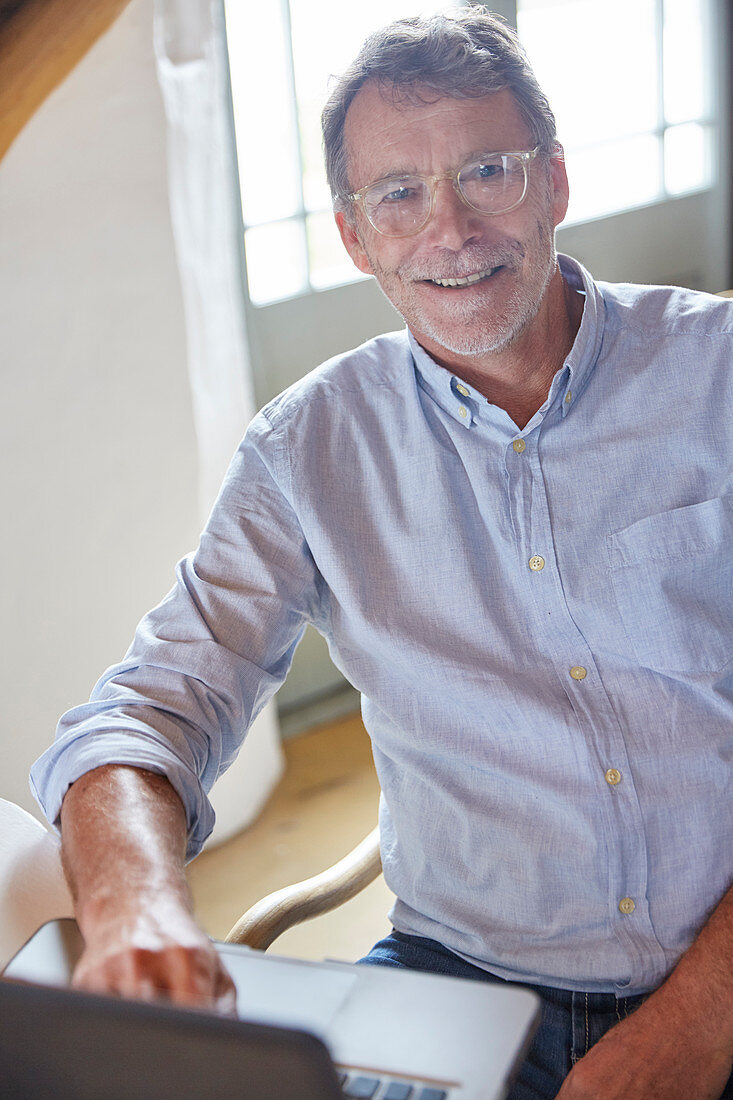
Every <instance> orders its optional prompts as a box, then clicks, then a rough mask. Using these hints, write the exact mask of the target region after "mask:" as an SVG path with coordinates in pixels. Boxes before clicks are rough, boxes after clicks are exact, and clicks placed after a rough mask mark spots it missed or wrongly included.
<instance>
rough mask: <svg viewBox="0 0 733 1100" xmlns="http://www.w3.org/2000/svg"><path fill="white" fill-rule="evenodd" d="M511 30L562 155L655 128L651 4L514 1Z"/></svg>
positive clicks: (638, 0)
mask: <svg viewBox="0 0 733 1100" xmlns="http://www.w3.org/2000/svg"><path fill="white" fill-rule="evenodd" d="M517 27H518V30H519V37H520V39H521V41H522V44H523V45H524V47H525V49H526V51H527V55H528V56H529V60H530V63H531V64H532V67H533V68H534V71H535V74H536V76H537V79H538V80H539V82H540V86H541V87H542V89H543V91H544V92H545V94H546V95H547V98H548V99H549V101H550V106H551V107H552V109H553V111H554V112H555V117H556V118H557V129H558V137H559V139H560V141H561V142H562V143H563V144H564V145H565V147H566V149H568V148H574V147H577V146H582V145H588V144H591V143H593V142H596V141H600V140H603V141H605V140H613V139H614V138H616V137H623V136H626V135H631V134H638V133H640V132H643V131H645V130H653V129H654V128H655V127H656V125H657V119H658V91H657V89H658V80H657V47H656V36H655V35H656V3H655V0H617V2H616V3H614V4H608V3H605V2H603V0H555V2H553V0H518V3H517Z"/></svg>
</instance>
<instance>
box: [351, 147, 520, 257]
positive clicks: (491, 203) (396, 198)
mask: <svg viewBox="0 0 733 1100" xmlns="http://www.w3.org/2000/svg"><path fill="white" fill-rule="evenodd" d="M457 183H458V189H459V191H460V193H461V194H462V196H463V198H464V199H465V200H466V202H467V203H468V204H469V206H471V207H473V209H474V210H478V211H479V212H480V213H482V214H501V213H504V212H505V211H507V210H511V209H512V208H513V207H514V206H517V205H518V204H519V203H520V202H521V200H522V198H523V195H524V189H525V167H524V162H523V161H522V159H521V158H520V157H517V156H514V155H513V154H511V153H497V154H494V155H492V156H489V157H484V158H483V159H482V160H480V161H474V162H472V163H470V164H466V165H464V166H463V168H461V170H460V171H459V173H458V176H457ZM433 186H434V184H433ZM430 203H431V184H430V181H426V180H422V179H420V177H419V176H399V177H397V178H394V179H387V180H381V181H380V182H378V183H375V184H373V186H372V187H370V188H369V189H368V190H367V191H366V192H365V193H364V210H365V213H366V215H367V217H368V218H369V221H370V222H371V223H372V225H373V226H374V228H375V229H376V230H378V231H379V232H380V233H384V234H385V235H386V236H390V237H406V236H409V235H410V234H411V233H417V232H418V230H420V229H422V227H423V225H425V223H426V221H427V219H428V216H429V214H430Z"/></svg>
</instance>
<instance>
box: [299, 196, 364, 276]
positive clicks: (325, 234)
mask: <svg viewBox="0 0 733 1100" xmlns="http://www.w3.org/2000/svg"><path fill="white" fill-rule="evenodd" d="M306 231H307V234H308V254H309V256H310V271H311V285H312V286H313V287H314V288H315V289H316V290H324V289H325V288H326V287H329V286H338V284H339V283H352V282H356V280H357V279H364V278H366V276H365V275H363V274H362V273H361V271H359V269H358V268H357V267H355V266H354V264H353V263H352V262H351V259H350V258H349V255H348V253H347V251H346V249H345V248H344V246H343V244H342V243H341V237H340V235H339V231H338V229H337V228H336V223H335V222H334V220H333V214H332V213H331V211H330V210H329V211H328V212H325V213H321V214H309V215H308V217H307V218H306Z"/></svg>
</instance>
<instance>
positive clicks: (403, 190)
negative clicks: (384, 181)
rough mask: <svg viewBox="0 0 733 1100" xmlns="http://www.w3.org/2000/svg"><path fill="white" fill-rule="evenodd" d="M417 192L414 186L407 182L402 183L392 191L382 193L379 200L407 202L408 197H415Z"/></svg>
mask: <svg viewBox="0 0 733 1100" xmlns="http://www.w3.org/2000/svg"><path fill="white" fill-rule="evenodd" d="M416 193H417V192H416V190H415V188H414V187H409V186H408V185H407V184H404V183H401V184H400V185H399V187H394V188H393V189H392V190H391V191H388V192H387V193H386V194H385V195H382V197H381V199H380V200H379V201H380V202H381V203H399V202H406V201H407V200H408V199H412V198H414V197H415V195H416Z"/></svg>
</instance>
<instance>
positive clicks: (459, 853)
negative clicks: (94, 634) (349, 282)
mask: <svg viewBox="0 0 733 1100" xmlns="http://www.w3.org/2000/svg"><path fill="white" fill-rule="evenodd" d="M561 262H562V266H563V271H564V274H565V277H566V278H567V279H568V280H569V281H570V282H571V285H574V286H575V288H576V289H577V290H578V291H579V292H582V293H584V294H585V305H584V312H583V320H582V323H581V327H580V330H579V332H578V335H577V338H576V340H575V344H574V346H573V348H572V351H571V352H570V354H569V355H568V357H567V360H566V361H565V363H564V365H563V366H562V368H561V369H560V370H559V371H558V372H557V374H556V375H555V378H554V380H553V382H552V386H551V388H550V392H549V395H548V397H547V400H546V401H545V403H544V404H543V406H542V408H541V409H539V411H538V412H537V413H536V414H535V415H534V416H533V417H532V419H531V420H530V422H529V423H528V424H527V426H526V427H525V428H524V430H522V431H519V430H518V429H517V427H516V425H515V424H514V423H513V421H512V420H511V419H510V417H509V415H508V414H507V413H506V412H504V411H502V410H501V409H500V408H497V407H496V406H493V405H491V404H489V403H488V402H487V400H486V399H485V398H483V397H482V396H481V395H480V394H479V393H478V392H477V391H476V390H474V389H473V388H472V387H471V386H469V385H467V384H465V383H464V382H462V381H461V379H460V378H457V377H455V376H453V375H451V373H450V372H449V371H448V370H445V369H443V368H442V367H439V366H438V365H437V364H436V363H435V362H434V361H433V360H431V359H430V358H429V356H428V355H427V354H426V353H425V352H424V351H423V350H422V349H421V348H420V346H419V345H418V344H417V343H416V342H415V341H414V340H413V339H412V338H411V337H410V336H408V334H406V333H395V334H392V335H388V336H381V337H379V338H377V339H376V340H372V341H370V342H369V343H367V344H365V345H364V346H362V347H360V348H358V349H356V350H355V351H353V352H351V353H349V354H347V355H342V356H339V357H337V358H335V359H332V360H331V361H329V362H328V363H326V364H325V365H324V366H322V367H320V368H319V369H318V370H316V371H314V372H313V373H312V374H310V375H308V376H307V377H306V378H304V379H303V380H302V381H301V382H299V383H297V384H296V385H295V386H293V387H292V388H290V389H289V390H287V391H286V392H285V393H284V394H282V395H281V396H280V397H278V398H277V399H276V400H274V401H272V402H271V403H270V404H269V405H268V406H266V408H264V409H263V410H262V412H261V413H260V414H259V415H258V416H257V417H256V418H255V419H254V421H253V422H252V424H251V425H250V427H249V430H248V432H247V434H246V437H245V439H244V441H243V443H242V445H241V447H240V448H239V450H238V452H237V454H236V456H235V458H234V460H233V462H232V465H231V468H230V470H229V472H228V474H227V477H226V480H225V482H224V485H223V488H222V491H221V495H220V497H219V500H218V502H217V504H216V506H215V507H214V510H213V513H212V515H211V518H210V520H209V523H208V525H207V527H206V530H205V531H204V534H203V536H202V539H201V543H200V546H199V548H198V550H197V551H196V553H195V554H193V555H191V556H189V557H187V558H185V559H184V560H183V561H182V562H181V563H180V564H179V566H178V570H177V583H176V585H175V587H174V588H173V590H172V591H171V592H170V593H169V595H168V596H166V598H165V599H164V600H163V602H162V603H161V604H160V605H159V607H157V608H156V609H155V610H154V611H152V612H151V613H150V614H149V615H147V616H146V617H145V618H144V619H143V621H142V623H141V624H140V626H139V628H138V631H137V634H136V637H135V640H134V642H133V644H132V646H131V648H130V650H129V652H128V653H127V655H126V657H125V659H124V661H123V662H122V663H121V664H119V665H117V666H115V667H113V668H111V669H110V670H109V671H108V672H107V673H106V674H105V675H104V677H103V678H102V679H101V680H100V682H99V684H98V685H97V686H96V688H95V689H94V692H93V695H92V699H91V702H89V703H88V704H86V705H84V706H80V707H77V708H75V709H74V710H72V711H70V712H69V713H68V714H67V715H65V716H64V718H63V719H62V721H61V723H60V725H59V729H58V733H57V739H56V741H55V744H54V745H53V746H52V747H51V748H50V749H49V750H48V751H47V752H46V753H45V754H44V756H43V757H42V758H41V759H40V761H39V762H38V763H37V764H36V765H35V767H34V770H33V773H32V774H33V784H34V789H35V791H36V792H37V795H38V797H39V799H40V801H41V802H42V804H43V806H44V808H45V810H46V813H47V814H48V817H49V819H50V820H52V821H53V820H55V819H56V817H57V815H58V812H59V807H60V804H61V800H62V798H63V795H64V792H65V791H66V789H67V787H68V786H69V784H70V783H71V782H73V781H74V780H75V779H76V778H77V777H78V776H79V775H80V774H82V773H83V772H84V771H86V770H88V769H90V768H93V767H95V766H97V765H99V764H102V763H105V762H110V761H114V762H119V763H127V764H137V765H140V766H143V767H146V768H150V769H152V770H154V771H158V772H162V773H165V774H166V775H167V776H168V777H169V779H170V780H171V782H172V784H173V786H174V787H175V788H176V790H177V791H178V793H179V794H180V796H181V798H182V799H183V802H184V805H185V807H186V810H187V813H188V818H189V823H190V853H191V854H193V853H195V852H196V851H197V850H198V849H199V848H200V846H201V844H202V843H203V841H204V839H205V838H206V836H207V834H208V833H209V831H210V829H211V827H212V811H211V807H210V805H209V803H208V800H207V798H206V794H205V792H206V791H207V790H209V788H210V787H211V785H212V784H213V783H214V781H215V780H216V778H217V776H218V775H219V774H220V773H221V772H222V770H223V769H225V768H226V766H227V765H228V764H229V763H230V761H231V760H232V758H233V757H234V756H235V754H236V752H237V749H238V747H239V745H240V743H241V741H242V738H243V737H244V734H245V731H246V730H247V728H248V726H249V725H250V723H251V722H252V720H253V718H254V717H255V715H256V714H257V712H258V711H259V710H260V708H261V707H262V706H263V705H264V703H265V701H266V700H267V699H268V698H269V697H270V696H271V695H272V693H273V692H274V691H275V690H276V688H277V687H278V685H279V684H280V683H281V682H282V680H283V679H284V677H285V674H286V672H287V670H288V667H289V665H290V661H291V658H292V655H293V651H294V649H295V646H296V644H297V642H298V639H299V638H300V635H301V633H302V631H303V629H304V626H305V624H306V623H309V622H310V623H314V624H315V626H316V627H317V628H318V630H320V631H321V632H322V633H323V634H324V635H325V637H326V638H327V639H328V643H329V647H330V651H331V655H332V657H333V659H334V661H335V663H336V664H337V665H338V667H339V668H340V669H341V670H342V671H343V673H344V675H345V676H346V677H347V679H348V680H350V681H351V683H352V684H354V685H355V686H356V687H357V688H358V689H359V690H360V691H361V692H362V695H363V714H364V721H365V724H366V727H367V729H368V731H369V733H370V736H371V738H372V742H373V746H374V759H375V761H376V766H377V771H378V774H379V779H380V782H381V786H382V791H383V794H382V800H381V807H380V826H381V836H382V853H383V861H384V872H385V877H386V880H387V883H388V884H389V886H390V887H391V889H392V890H393V891H394V893H395V894H396V895H397V899H398V900H397V902H396V905H395V907H394V910H393V913H392V919H393V923H394V925H395V927H396V928H397V929H399V930H401V931H404V932H408V933H413V934H417V935H421V936H429V937H432V938H434V939H437V940H440V941H441V942H442V943H444V944H446V945H447V946H448V947H449V948H451V949H452V950H453V951H455V952H456V953H458V954H459V955H461V956H463V957H464V958H466V959H468V960H470V961H471V962H473V963H475V964H477V965H478V966H481V967H484V968H486V969H488V970H491V971H493V972H494V973H495V974H498V975H500V976H501V977H505V978H512V979H515V980H520V981H530V982H537V983H541V984H545V985H555V986H559V987H561V988H566V989H581V990H589V991H593V990H606V991H615V992H616V993H618V994H619V995H621V994H634V993H637V992H644V991H647V990H650V989H652V988H654V987H656V986H657V985H658V984H659V983H660V982H661V981H662V979H663V978H664V976H665V975H666V974H667V973H668V971H669V970H670V969H671V967H672V966H673V964H674V963H675V962H676V960H677V959H678V958H679V956H680V954H681V953H682V952H683V951H684V950H685V948H686V947H687V946H688V945H689V944H690V942H691V941H692V939H693V938H694V936H695V935H696V933H697V932H698V930H699V929H700V927H701V925H702V924H703V923H704V921H705V918H706V915H707V914H708V913H709V911H710V909H711V908H712V907H713V906H714V905H715V904H716V903H717V902H718V900H719V899H720V898H721V897H722V895H723V894H724V892H725V891H726V889H727V887H728V886H729V885H730V882H731V871H732V863H733V860H732V853H733V783H732V781H731V777H732V773H733V707H732V705H731V704H732V701H733V700H732V695H733V691H732V689H733V662H732V660H731V657H732V654H733V646H732V645H731V623H732V622H733V579H732V578H733V570H732V555H731V547H732V546H733V514H732V509H731V501H732V499H733V497H732V495H731V493H732V488H731V474H730V456H731V430H732V427H733V408H732V405H733V402H731V389H732V386H733V370H732V369H731V367H732V365H733V303H731V302H728V301H725V300H722V299H716V298H713V297H710V296H707V295H702V294H696V293H693V292H690V291H685V290H679V289H675V288H671V287H639V286H631V285H609V284H603V283H599V284H596V283H594V282H593V281H592V279H591V278H590V276H589V275H588V274H587V272H585V271H584V270H583V269H582V268H581V267H580V266H579V265H578V264H576V263H575V262H574V261H571V260H569V259H567V258H565V257H563V258H562V261H561Z"/></svg>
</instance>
